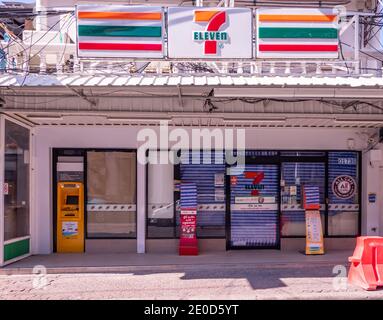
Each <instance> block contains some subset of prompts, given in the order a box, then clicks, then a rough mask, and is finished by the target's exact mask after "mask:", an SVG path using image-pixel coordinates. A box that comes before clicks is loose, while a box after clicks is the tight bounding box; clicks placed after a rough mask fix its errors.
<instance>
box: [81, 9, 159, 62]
mask: <svg viewBox="0 0 383 320" xmlns="http://www.w3.org/2000/svg"><path fill="white" fill-rule="evenodd" d="M76 15H77V52H78V56H79V57H81V58H117V57H118V58H163V57H164V33H165V30H164V29H165V27H164V21H165V19H164V11H163V8H161V7H147V6H127V5H87V4H85V5H77V6H76Z"/></svg>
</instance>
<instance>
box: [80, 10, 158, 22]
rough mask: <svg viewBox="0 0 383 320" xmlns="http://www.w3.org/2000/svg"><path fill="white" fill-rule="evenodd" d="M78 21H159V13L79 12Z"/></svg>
mask: <svg viewBox="0 0 383 320" xmlns="http://www.w3.org/2000/svg"><path fill="white" fill-rule="evenodd" d="M78 18H79V19H95V20H97V19H102V20H161V19H162V13H161V12H96V11H95V12H93V11H79V12H78Z"/></svg>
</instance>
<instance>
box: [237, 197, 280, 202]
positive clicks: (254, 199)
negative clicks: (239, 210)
mask: <svg viewBox="0 0 383 320" xmlns="http://www.w3.org/2000/svg"><path fill="white" fill-rule="evenodd" d="M235 203H275V197H235Z"/></svg>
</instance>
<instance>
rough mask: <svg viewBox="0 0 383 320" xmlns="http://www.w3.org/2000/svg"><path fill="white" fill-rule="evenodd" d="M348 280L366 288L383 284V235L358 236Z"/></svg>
mask: <svg viewBox="0 0 383 320" xmlns="http://www.w3.org/2000/svg"><path fill="white" fill-rule="evenodd" d="M348 260H349V261H350V262H351V266H350V271H349V273H348V282H349V283H351V284H354V285H357V286H359V287H362V288H363V289H365V290H376V288H377V287H379V286H383V237H358V238H357V242H356V248H355V250H354V254H353V256H352V257H350V258H348Z"/></svg>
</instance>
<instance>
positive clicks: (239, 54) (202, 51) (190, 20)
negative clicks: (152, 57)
mask: <svg viewBox="0 0 383 320" xmlns="http://www.w3.org/2000/svg"><path fill="white" fill-rule="evenodd" d="M252 20H253V19H252V11H251V10H250V9H248V8H222V7H219V8H215V7H208V8H206V7H204V8H202V7H201V8H200V7H169V8H168V56H169V58H212V59H217V58H252V51H253V50H252V30H253V28H252V25H253V24H252Z"/></svg>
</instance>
